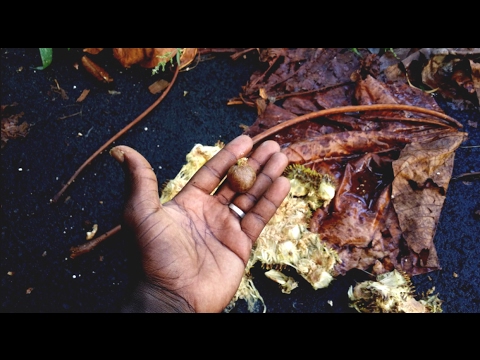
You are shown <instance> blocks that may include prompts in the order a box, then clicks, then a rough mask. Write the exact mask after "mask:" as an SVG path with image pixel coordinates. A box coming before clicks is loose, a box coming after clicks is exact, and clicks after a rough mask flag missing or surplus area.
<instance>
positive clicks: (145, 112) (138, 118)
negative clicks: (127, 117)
mask: <svg viewBox="0 0 480 360" xmlns="http://www.w3.org/2000/svg"><path fill="white" fill-rule="evenodd" d="M178 71H179V67H178V66H177V67H176V69H175V73H174V75H173V79H172V81H171V82H170V84H169V85H168V87H167V88H166V89H165V91H164V92H163V93H162V95H160V97H159V98H158V99H157V100H155V102H154V103H153V104H152V105H150V106H149V107H148V109H147V110H145V111H144V112H143V113H141V114H140V115H139V116H138V117H137V118H136V119H135V120H133V121H132V122H131V123H130V124H128V125H127V126H125V127H124V128H123V129H122V130H120V131H119V132H118V133H116V134H115V135H114V136H113V137H112V138H110V140H108V141H107V142H106V143H105V144H103V145H102V146H101V147H100V148H99V149H98V150H97V151H95V152H94V153H93V154H92V155H91V156H90V157H89V158H88V159H87V160H86V161H85V162H84V163H83V164H82V165H81V166H80V167H79V168H78V169H77V171H75V173H74V174H73V175H72V177H71V178H70V180H68V182H67V183H66V184H65V185H64V186H63V188H62V189H61V190H60V191H59V192H58V193H57V194H56V195H55V196H54V197H53V199H52V202H54V203H55V202H57V201H58V199H60V197H61V196H62V195H63V193H64V192H65V190H67V188H68V187H69V186H70V185H71V184H72V183H73V182H74V181H75V179H76V178H77V176H78V175H79V174H80V173H81V172H82V170H83V169H85V168H86V167H87V165H90V163H91V162H92V160H93V159H95V158H96V157H97V156H98V155H99V154H100V153H101V152H102V151H103V150H105V149H106V148H107V147H108V146H109V145H111V144H112V143H113V142H114V141H115V140H117V139H118V138H119V137H120V136H122V135H123V134H125V133H126V132H127V131H128V130H130V129H131V128H132V127H133V126H135V125H136V124H137V123H138V122H139V121H140V120H142V119H143V118H144V117H145V116H146V115H148V113H150V111H152V110H153V109H154V108H155V107H156V106H157V105H158V104H159V103H160V102H161V101H162V100H163V99H164V98H165V96H166V95H167V94H168V92H169V91H170V89H171V88H172V85H173V84H174V82H175V79H176V78H177V75H178Z"/></svg>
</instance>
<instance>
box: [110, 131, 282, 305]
mask: <svg viewBox="0 0 480 360" xmlns="http://www.w3.org/2000/svg"><path fill="white" fill-rule="evenodd" d="M252 146H253V143H252V140H251V138H250V137H248V136H243V135H242V136H239V137H237V138H236V139H234V140H233V141H231V142H230V143H228V144H227V145H226V146H225V147H224V148H223V149H221V150H220V151H219V152H218V153H217V154H216V155H215V156H214V157H213V158H212V159H211V160H210V161H208V162H207V163H206V164H205V165H204V166H203V167H202V168H200V169H199V170H198V171H197V173H196V174H195V175H194V176H193V177H192V179H191V180H190V181H189V182H188V184H187V185H186V186H185V187H184V188H183V189H182V190H181V191H180V192H179V193H178V194H177V195H176V196H175V197H174V198H173V199H172V200H171V201H169V202H167V203H165V204H163V205H162V204H161V203H160V198H159V193H158V183H157V179H156V176H155V174H154V172H153V171H152V168H151V166H150V164H149V163H148V161H147V160H146V159H145V158H144V157H143V156H142V155H140V154H139V153H138V152H136V151H135V150H133V149H131V148H129V147H126V146H117V147H115V148H114V149H112V151H111V154H112V156H114V158H116V159H117V160H119V161H120V162H123V165H124V170H125V172H126V175H127V180H128V182H129V187H130V194H128V199H127V203H126V206H125V212H124V218H125V222H126V225H127V226H128V227H129V228H130V229H131V230H132V231H133V234H134V235H135V237H136V240H137V242H138V246H139V249H140V253H141V259H142V266H143V270H144V272H145V280H144V283H143V285H142V286H143V288H145V287H146V288H147V290H144V292H147V293H148V295H147V296H148V297H149V298H150V300H149V301H147V302H146V303H147V304H148V305H145V307H148V308H146V309H142V310H144V311H163V309H162V300H160V299H163V298H165V292H167V293H168V294H169V295H172V296H173V297H174V298H175V297H176V296H178V297H179V298H180V299H182V300H184V301H186V303H187V304H188V305H189V306H190V307H191V308H193V310H195V311H196V312H219V311H222V310H223V309H224V308H225V306H226V305H227V304H228V303H229V302H230V300H231V299H232V297H233V296H234V294H235V292H236V290H237V288H238V286H239V284H240V281H241V278H242V276H243V274H244V271H245V265H246V263H247V261H248V259H249V256H250V251H251V248H252V245H253V243H254V242H255V240H256V239H257V238H258V236H259V235H260V232H261V231H262V230H263V228H264V226H265V225H266V223H267V222H268V221H269V220H270V218H271V217H272V216H273V215H274V213H275V211H276V210H277V208H278V207H279V206H280V204H281V202H282V201H283V199H284V198H285V196H286V195H287V194H288V191H289V189H290V183H289V181H288V180H287V179H286V178H284V177H282V176H281V175H282V173H283V170H284V169H285V167H286V165H287V163H288V160H287V157H286V156H285V155H284V154H282V153H281V152H280V147H279V145H278V144H277V143H276V142H274V141H266V142H264V143H263V144H261V145H260V146H259V147H258V148H256V149H255V151H253V153H252V154H251V156H250V157H249V160H248V163H249V165H250V166H252V167H253V168H254V169H255V170H256V172H257V179H256V181H255V184H254V185H253V187H252V188H251V189H250V190H249V191H248V192H247V193H245V194H238V193H236V192H234V191H233V190H232V189H231V188H230V186H229V184H228V182H224V183H223V184H221V185H220V187H219V188H218V190H217V191H216V192H215V194H214V195H211V194H212V192H213V191H214V190H215V188H217V186H218V185H219V184H220V182H221V181H222V179H223V178H224V176H225V175H226V173H227V171H228V169H229V168H230V167H231V166H232V165H234V164H235V163H236V161H237V159H239V158H241V157H244V156H246V155H247V154H248V153H249V152H250V151H251V150H252ZM230 203H234V204H235V205H236V206H237V207H239V208H240V209H242V210H243V211H244V212H245V216H244V217H243V219H241V218H240V217H239V216H238V215H237V214H236V213H235V212H233V211H232V210H230V209H229V207H228V205H229V204H230ZM152 299H153V300H152ZM155 299H159V300H158V304H156V302H157V301H156V300H155ZM172 301H173V300H172ZM157 306H158V308H156V307H157Z"/></svg>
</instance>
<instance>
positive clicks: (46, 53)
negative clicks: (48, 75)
mask: <svg viewBox="0 0 480 360" xmlns="http://www.w3.org/2000/svg"><path fill="white" fill-rule="evenodd" d="M38 50H40V57H41V58H42V64H43V65H42V66H39V67H37V70H44V69H46V68H47V67H48V66H49V65H50V64H51V63H52V59H53V49H52V48H39V49H38Z"/></svg>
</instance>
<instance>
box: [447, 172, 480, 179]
mask: <svg viewBox="0 0 480 360" xmlns="http://www.w3.org/2000/svg"><path fill="white" fill-rule="evenodd" d="M468 179H470V180H475V179H480V171H476V172H471V173H463V174H460V175H457V176H455V177H453V178H452V180H468Z"/></svg>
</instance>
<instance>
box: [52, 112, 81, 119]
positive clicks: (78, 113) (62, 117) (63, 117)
mask: <svg viewBox="0 0 480 360" xmlns="http://www.w3.org/2000/svg"><path fill="white" fill-rule="evenodd" d="M77 115H82V111H81V110H80V111H79V112H76V113H75V114H70V115H66V116H61V117H59V118H58V119H57V120H65V119H68V118H71V117H73V116H77Z"/></svg>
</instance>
